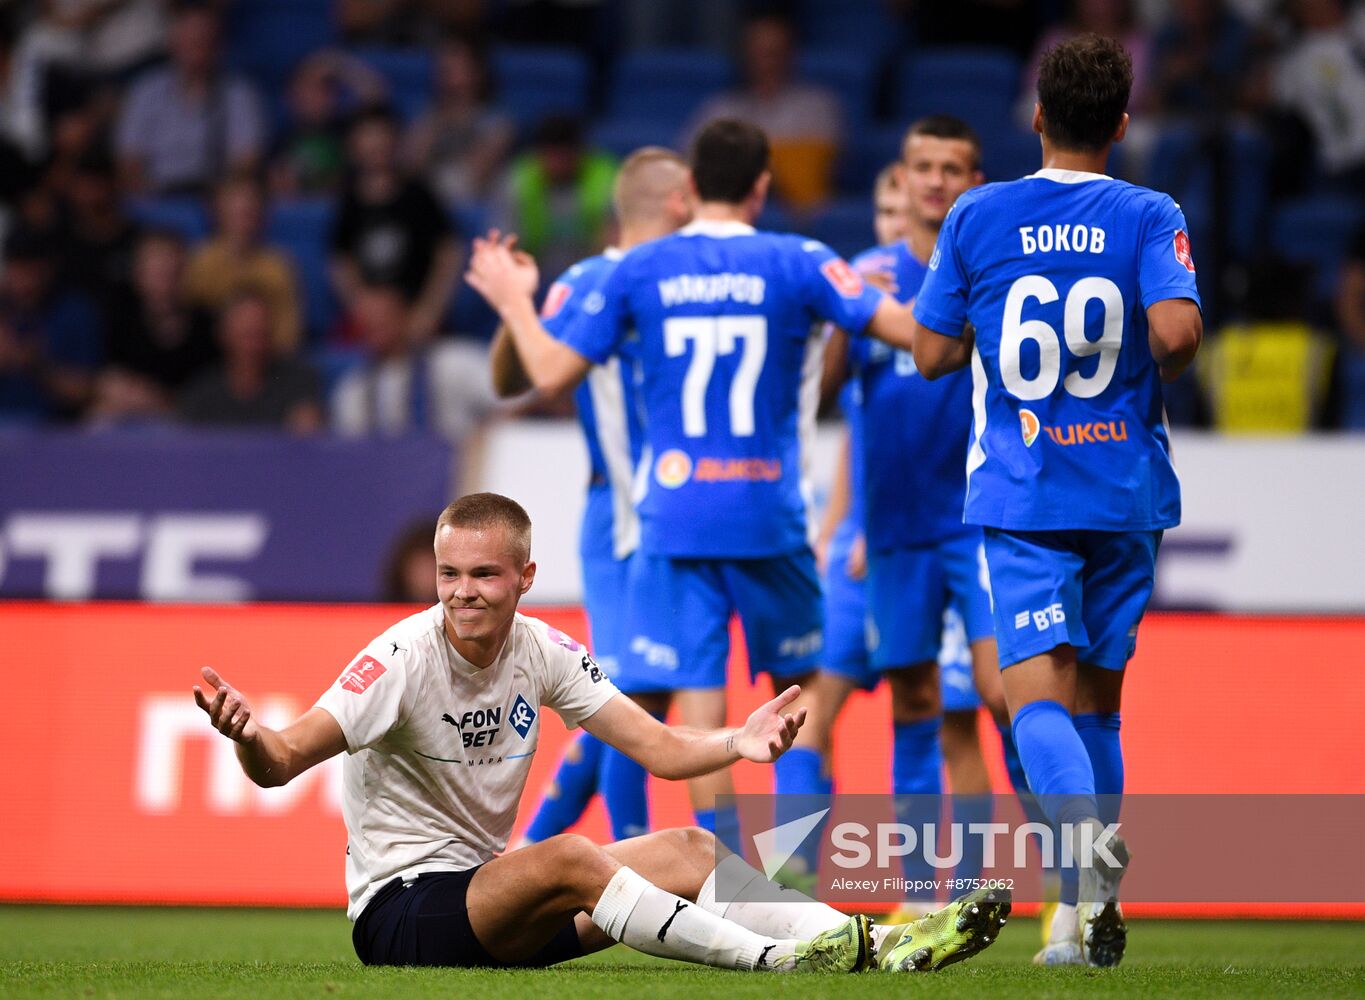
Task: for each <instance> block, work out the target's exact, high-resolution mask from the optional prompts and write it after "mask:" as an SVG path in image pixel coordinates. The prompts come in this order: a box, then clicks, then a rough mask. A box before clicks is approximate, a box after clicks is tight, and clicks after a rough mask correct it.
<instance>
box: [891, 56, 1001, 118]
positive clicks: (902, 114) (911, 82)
mask: <svg viewBox="0 0 1365 1000" xmlns="http://www.w3.org/2000/svg"><path fill="white" fill-rule="evenodd" d="M1020 72H1021V69H1020V64H1019V60H1018V59H1017V58H1015V56H1014V55H1012V54H1011V53H1009V52H1006V51H1002V50H999V49H992V48H967V47H963V48H957V47H943V48H929V49H921V50H919V51H917V52H914V53H913V54H911V55H910V57H909V58H907V59H906V60H905V61H904V62H903V63H902V64H901V66H900V69H899V71H898V73H897V76H896V110H897V116H898V119H899V120H901V121H903V122H905V123H907V124H908V123H909V122H911V121H914V120H915V119H916V118H921V117H923V116H925V115H931V114H948V115H955V116H956V117H958V118H961V119H963V120H965V121H966V122H968V123H969V124H970V125H971V126H972V127H973V128H975V129H976V130H977V131H978V132H980V133H981V135H982V137H983V138H986V137H989V136H991V135H993V134H995V133H997V132H999V131H1001V130H1002V129H1004V128H1008V127H1010V115H1011V112H1012V111H1013V105H1014V99H1015V95H1016V94H1017V93H1018V90H1019V75H1020Z"/></svg>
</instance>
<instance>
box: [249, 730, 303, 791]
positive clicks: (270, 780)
mask: <svg viewBox="0 0 1365 1000" xmlns="http://www.w3.org/2000/svg"><path fill="white" fill-rule="evenodd" d="M236 749H237V762H238V763H239V764H241V765H242V771H243V773H245V774H246V776H247V777H248V778H250V779H251V780H252V781H253V782H255V783H256V784H258V785H260V786H261V787H262V788H274V787H276V786H279V785H283V784H285V783H286V782H288V781H290V780H291V779H292V778H293V777H294V776H295V773H296V772H295V770H294V768H293V754H292V752H291V749H290V747H289V744H288V743H287V742H286V740H285V739H284V736H283V734H281V733H279V732H277V731H276V730H274V729H267V728H265V727H264V726H259V725H258V726H257V727H256V736H255V738H254V739H252V740H250V741H249V742H241V741H238V743H237V747H236Z"/></svg>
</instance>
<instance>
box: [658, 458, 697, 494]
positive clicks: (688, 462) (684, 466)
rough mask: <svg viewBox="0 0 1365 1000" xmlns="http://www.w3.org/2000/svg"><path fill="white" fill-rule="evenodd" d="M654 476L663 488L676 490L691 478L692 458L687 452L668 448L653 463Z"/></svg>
mask: <svg viewBox="0 0 1365 1000" xmlns="http://www.w3.org/2000/svg"><path fill="white" fill-rule="evenodd" d="M654 478H655V480H656V481H657V482H658V483H659V485H660V486H662V487H664V488H665V489H669V490H676V489H677V488H678V487H679V486H681V485H682V484H683V483H685V482H687V481H688V480H689V479H691V478H692V459H691V458H690V457H689V456H688V454H687V452H685V451H679V450H678V449H677V448H670V449H669V450H668V451H666V452H664V453H663V454H662V455H660V456H659V460H658V461H657V462H655V463H654Z"/></svg>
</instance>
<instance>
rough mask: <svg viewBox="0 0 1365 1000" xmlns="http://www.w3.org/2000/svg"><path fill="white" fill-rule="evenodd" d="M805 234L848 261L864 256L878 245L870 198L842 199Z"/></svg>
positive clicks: (812, 221) (812, 222) (807, 227)
mask: <svg viewBox="0 0 1365 1000" xmlns="http://www.w3.org/2000/svg"><path fill="white" fill-rule="evenodd" d="M801 231H802V232H803V233H804V234H805V235H806V236H809V237H811V238H812V239H816V240H821V241H822V242H824V243H828V244H829V245H830V246H831V247H833V248H834V250H835V252H836V253H839V254H841V255H842V256H844V257H852V256H854V255H855V254H858V253H861V252H862V251H863V250H866V249H867V248H868V247H870V246H872V245H873V244H874V243H875V242H876V234H875V233H874V231H873V228H872V202H871V199H869V198H865V197H864V198H839V199H836V200H835V201H832V202H830V204H829V205H827V206H826V207H825V208H823V209H822V210H821V211H820V213H819V214H818V215H816V216H814V217H813V218H811V219H810V220H809V221H808V222H807V223H806V224H805V225H804V226H803V227H802V229H801Z"/></svg>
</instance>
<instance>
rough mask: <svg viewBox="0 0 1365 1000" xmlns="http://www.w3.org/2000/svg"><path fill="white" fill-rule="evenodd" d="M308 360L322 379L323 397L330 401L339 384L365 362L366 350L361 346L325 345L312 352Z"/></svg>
mask: <svg viewBox="0 0 1365 1000" xmlns="http://www.w3.org/2000/svg"><path fill="white" fill-rule="evenodd" d="M308 360H309V362H310V363H311V364H312V366H313V369H314V370H315V371H316V372H317V373H318V378H319V379H321V381H322V398H323V399H324V400H327V401H330V400H331V398H332V393H333V392H335V391H336V387H337V384H338V383H339V382H340V381H341V380H342V379H343V378H345V377H346V376H347V375H349V374H350V373H351V372H353V371H355V370H356V369H357V368H360V367H361V366H362V365H363V364H364V363H365V352H364V351H363V350H362V349H361V348H359V347H334V346H332V345H324V346H322V347H319V348H317V349H316V350H314V351H312V352H310V353H309V355H308Z"/></svg>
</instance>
